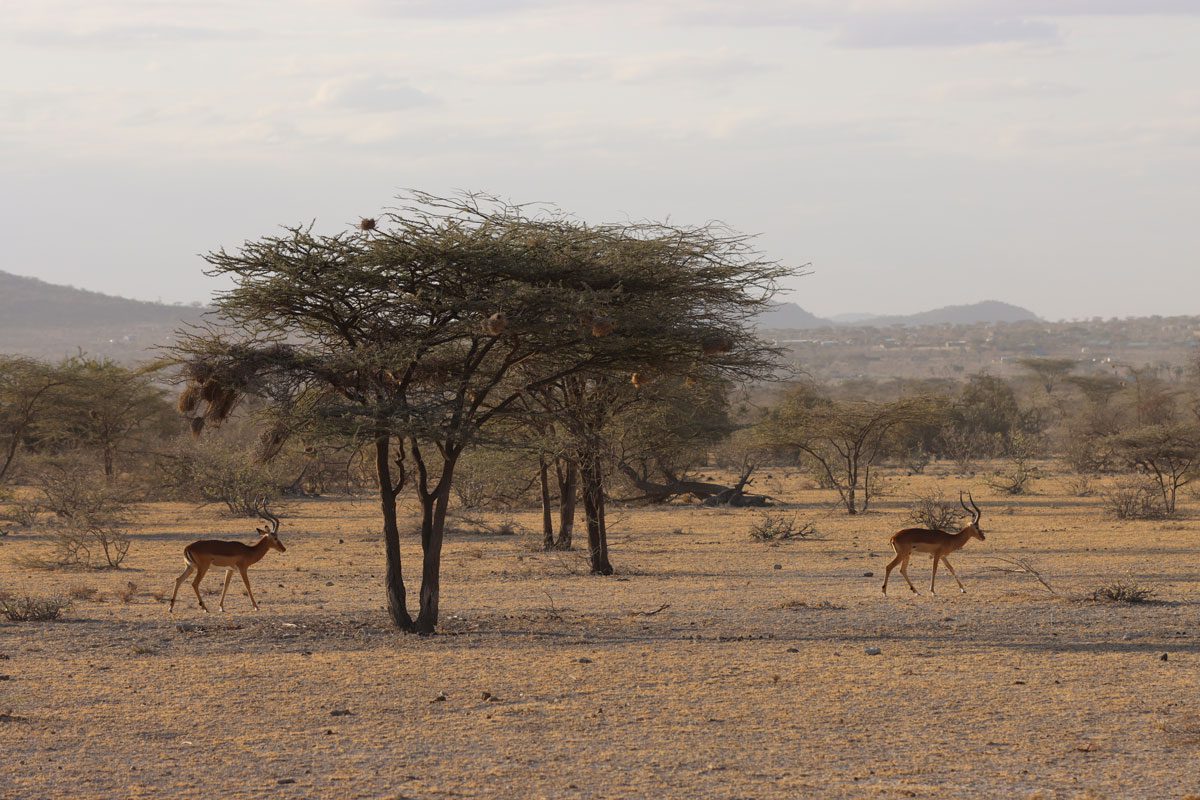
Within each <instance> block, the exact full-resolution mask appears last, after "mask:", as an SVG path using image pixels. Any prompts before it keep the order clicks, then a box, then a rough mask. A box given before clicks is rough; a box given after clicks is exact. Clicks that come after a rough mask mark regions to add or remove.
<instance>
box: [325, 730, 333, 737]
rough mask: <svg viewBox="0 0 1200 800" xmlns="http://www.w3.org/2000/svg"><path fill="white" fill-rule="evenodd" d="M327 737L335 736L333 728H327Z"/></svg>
mask: <svg viewBox="0 0 1200 800" xmlns="http://www.w3.org/2000/svg"><path fill="white" fill-rule="evenodd" d="M325 735H326V736H333V728H326V729H325Z"/></svg>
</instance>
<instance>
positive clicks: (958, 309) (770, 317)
mask: <svg viewBox="0 0 1200 800" xmlns="http://www.w3.org/2000/svg"><path fill="white" fill-rule="evenodd" d="M759 319H760V326H761V327H762V328H772V329H777V330H812V329H814V328H832V327H836V326H856V327H872V328H886V327H888V326H891V325H906V326H919V325H974V324H976V323H980V322H1028V321H1034V320H1037V319H1038V316H1037V315H1036V314H1034V313H1033V312H1032V311H1029V310H1028V309H1024V308H1021V307H1020V306H1014V305H1012V304H1010V303H1001V302H999V301H998V300H984V301H983V302H981V303H971V304H969V305H961V306H946V307H944V308H935V309H933V310H932V311H922V312H921V313H919V314H897V315H893V316H881V315H878V314H854V313H851V314H838V315H837V316H835V317H833V318H832V319H825V318H823V317H818V316H816V315H815V314H812V313H810V312H808V311H805V310H804V309H803V308H801V307H800V306H799V305H797V304H796V303H780V304H779V305H777V306H776V307H775V308H773V309H771V310H770V311H768V312H767V313H765V314H763V315H762V316H761V317H760V318H759Z"/></svg>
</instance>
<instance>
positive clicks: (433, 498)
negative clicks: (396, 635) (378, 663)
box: [416, 456, 457, 636]
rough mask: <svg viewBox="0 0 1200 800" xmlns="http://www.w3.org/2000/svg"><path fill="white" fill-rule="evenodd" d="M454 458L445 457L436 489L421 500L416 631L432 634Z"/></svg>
mask: <svg viewBox="0 0 1200 800" xmlns="http://www.w3.org/2000/svg"><path fill="white" fill-rule="evenodd" d="M456 460H457V457H456V456H455V457H451V456H446V457H445V460H444V462H443V465H442V476H441V479H440V480H439V481H438V484H437V488H436V489H435V490H434V491H432V492H429V493H426V492H425V491H421V492H420V497H421V549H422V551H423V556H424V557H423V559H422V562H421V610H420V612H419V613H418V614H417V622H416V631H417V633H419V634H422V635H424V636H429V635H432V634H433V633H434V631H435V629H436V628H437V621H438V599H439V596H440V594H441V571H442V540H443V535H444V534H445V532H446V509H447V507H448V506H449V505H450V482H451V480H452V479H453V477H454V464H455V461H456Z"/></svg>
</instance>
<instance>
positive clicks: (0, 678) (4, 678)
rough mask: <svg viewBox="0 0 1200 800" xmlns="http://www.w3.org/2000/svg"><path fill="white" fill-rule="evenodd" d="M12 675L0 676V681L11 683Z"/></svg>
mask: <svg viewBox="0 0 1200 800" xmlns="http://www.w3.org/2000/svg"><path fill="white" fill-rule="evenodd" d="M11 680H12V675H0V681H11Z"/></svg>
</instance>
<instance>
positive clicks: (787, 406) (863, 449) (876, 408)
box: [761, 389, 931, 514]
mask: <svg viewBox="0 0 1200 800" xmlns="http://www.w3.org/2000/svg"><path fill="white" fill-rule="evenodd" d="M930 413H931V408H930V403H929V402H928V401H926V400H924V399H904V400H896V401H893V402H889V403H880V402H869V401H831V400H824V399H822V398H820V397H814V396H813V394H812V392H811V391H810V390H808V389H801V390H799V391H793V392H792V393H791V394H790V395H788V396H786V397H785V398H784V399H783V401H782V402H781V403H780V404H779V406H778V407H776V408H775V409H773V411H772V413H771V416H770V418H769V420H768V421H766V422H765V423H764V424H763V426H762V428H761V430H762V431H763V434H764V436H766V437H767V440H768V441H769V442H770V443H772V444H774V445H776V446H782V447H790V448H795V449H797V450H799V451H800V452H802V453H804V454H805V455H806V456H807V457H808V458H809V459H811V461H812V463H813V464H814V465H815V468H816V469H817V470H818V472H819V476H820V477H823V478H824V479H825V481H826V482H827V485H829V486H832V487H833V488H834V489H835V490H837V492H838V495H839V496H840V497H841V501H842V505H844V506H845V508H846V512H847V513H848V514H857V513H859V512H861V511H866V510H867V508H868V507H869V506H870V503H871V497H872V494H873V492H874V485H873V482H872V474H871V470H872V469H873V468H874V467H875V465H876V464H877V463H878V462H879V460H880V459H881V458H882V457H883V456H884V455H885V454H886V453H887V452H888V450H889V448H890V447H891V446H892V444H893V441H892V439H891V435H892V433H893V432H894V431H895V430H896V429H897V428H899V427H900V426H901V425H905V424H913V423H916V422H919V421H920V420H922V419H925V418H927V417H928V415H929V414H930Z"/></svg>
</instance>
